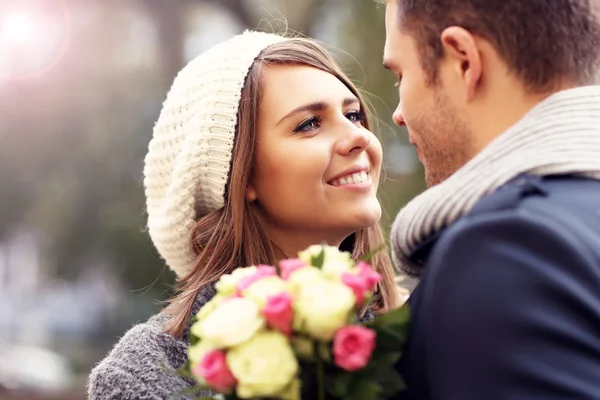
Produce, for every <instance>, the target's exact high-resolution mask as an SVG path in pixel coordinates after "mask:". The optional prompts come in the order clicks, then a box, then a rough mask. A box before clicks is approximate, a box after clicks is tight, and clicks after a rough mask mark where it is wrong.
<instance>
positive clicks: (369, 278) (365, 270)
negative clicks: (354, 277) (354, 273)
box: [356, 261, 381, 292]
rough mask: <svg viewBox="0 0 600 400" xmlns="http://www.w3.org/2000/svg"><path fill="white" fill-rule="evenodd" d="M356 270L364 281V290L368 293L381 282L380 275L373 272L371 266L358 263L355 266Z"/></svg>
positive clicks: (362, 262)
mask: <svg viewBox="0 0 600 400" xmlns="http://www.w3.org/2000/svg"><path fill="white" fill-rule="evenodd" d="M356 268H358V269H359V271H360V276H361V277H362V278H363V279H364V281H365V288H366V290H367V291H369V292H372V291H373V290H375V285H377V284H378V283H379V282H381V275H380V274H378V273H377V272H375V270H373V268H371V266H370V265H369V264H368V263H366V262H364V261H360V262H359V263H358V264H356Z"/></svg>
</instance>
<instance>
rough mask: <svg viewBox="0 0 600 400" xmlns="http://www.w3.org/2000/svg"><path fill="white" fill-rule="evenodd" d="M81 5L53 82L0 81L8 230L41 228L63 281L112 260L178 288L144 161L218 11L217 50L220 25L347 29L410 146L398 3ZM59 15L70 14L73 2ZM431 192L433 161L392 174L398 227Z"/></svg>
mask: <svg viewBox="0 0 600 400" xmlns="http://www.w3.org/2000/svg"><path fill="white" fill-rule="evenodd" d="M68 6H69V9H70V14H71V21H72V27H71V32H70V37H69V39H70V42H69V47H68V51H67V53H66V54H65V55H64V56H63V57H62V59H61V60H60V62H59V63H58V64H57V65H56V66H55V67H54V68H53V69H51V70H50V71H48V72H47V73H45V74H44V75H43V76H41V77H39V78H35V79H30V80H20V81H17V80H9V81H6V82H4V83H3V84H1V83H0V240H1V239H2V237H6V235H7V234H9V233H10V232H11V231H12V230H13V229H15V228H16V227H18V226H26V227H27V228H29V229H31V230H32V231H33V232H35V233H36V235H37V237H38V239H39V240H40V243H41V244H42V246H43V252H42V254H43V261H44V263H45V265H44V267H45V268H46V269H47V275H48V276H49V277H53V276H58V277H61V278H65V279H69V280H74V279H76V278H77V277H78V276H79V274H81V273H82V271H83V270H85V269H86V268H91V266H93V265H98V264H102V265H109V266H110V268H111V269H112V271H113V272H114V274H116V275H117V276H118V278H119V279H120V281H122V282H123V283H124V286H125V287H126V288H128V289H130V290H138V289H142V288H145V287H149V290H150V291H151V293H152V295H153V297H154V298H158V299H161V298H164V297H165V296H166V291H165V288H166V287H167V285H168V284H170V283H172V280H173V276H172V274H171V273H170V272H167V271H166V269H165V267H164V265H163V263H162V262H161V261H160V260H159V259H158V256H157V253H156V251H155V249H154V247H153V246H152V244H151V242H150V240H149V238H148V235H147V233H146V232H145V230H144V226H145V213H144V208H145V207H144V197H143V185H142V167H143V157H144V155H145V151H146V148H147V145H148V141H149V139H150V137H151V134H152V126H153V124H154V121H155V120H156V118H157V116H158V113H159V110H160V106H161V103H162V101H163V99H164V97H165V94H166V90H167V89H168V87H169V85H170V83H171V82H172V79H173V77H174V76H175V74H176V72H177V71H178V70H179V69H180V68H181V67H182V66H183V65H184V64H185V62H186V59H187V56H186V48H187V47H186V46H187V44H189V43H188V42H189V40H188V39H189V37H190V34H191V33H193V32H191V31H192V30H194V29H196V30H197V27H198V26H200V27H202V25H203V24H204V23H208V21H209V20H210V19H212V18H214V17H215V15H220V18H221V19H220V20H219V21H221V20H223V21H230V25H231V26H229V28H227V29H225V28H224V30H223V32H220V33H218V32H217V33H218V34H217V33H214V35H213V36H211V32H203V35H205V37H208V39H205V46H206V45H207V44H211V43H214V42H215V41H218V40H221V39H222V38H221V37H220V36H219V34H220V35H224V34H229V33H228V32H231V33H236V32H237V33H239V32H241V31H242V30H243V29H245V28H255V27H257V26H261V27H263V28H264V27H269V26H271V27H272V26H274V25H273V23H271V22H269V21H271V20H273V19H278V18H282V17H285V18H286V19H287V24H288V25H289V28H291V29H293V30H296V31H299V32H303V33H306V34H308V35H309V36H312V35H315V36H317V38H321V37H324V38H323V40H325V41H327V38H330V37H331V38H335V39H336V41H337V43H336V44H335V46H336V48H337V49H336V50H334V51H336V53H337V54H338V55H339V57H340V60H341V62H342V64H343V65H344V66H345V67H346V68H347V70H348V71H349V73H350V75H351V77H352V79H354V80H355V81H356V82H357V84H358V85H359V86H360V87H361V88H362V89H363V90H365V91H366V92H368V93H371V94H372V96H370V97H371V99H372V100H373V104H374V109H375V111H376V112H377V115H378V116H379V118H380V120H381V121H382V123H381V125H380V128H379V131H380V134H381V138H382V142H383V145H384V148H391V147H393V146H394V145H397V144H398V143H405V144H406V139H405V135H404V132H403V131H402V130H401V129H399V128H397V127H395V126H393V124H392V123H391V113H392V110H393V109H394V108H395V105H396V104H397V96H398V94H397V91H396V89H395V88H394V86H393V84H394V82H395V78H394V77H393V76H392V75H391V74H390V73H389V72H387V71H385V70H383V68H382V67H381V59H382V53H383V43H384V37H385V32H384V24H383V15H384V7H383V6H378V5H376V4H375V3H374V2H371V1H365V0H304V1H297V0H278V1H275V0H273V1H267V0H264V1H261V0H254V1H251V0H247V1H244V0H204V1H202V0H168V1H167V0H137V1H130V2H122V1H117V0H110V1H109V0H102V1H99V0H97V1H92V0H90V1H85V2H75V1H71V2H68ZM48 18H56V19H57V20H60V18H61V14H60V10H54V15H52V13H51V12H49V13H48ZM192 19H193V20H194V21H191V20H192ZM331 21H337V22H336V23H335V24H334V23H333V22H331ZM278 24H279V25H281V21H279V22H278ZM276 25H277V24H275V26H276ZM332 27H334V28H332ZM319 32H320V33H319ZM196 33H197V32H196ZM415 165H416V163H415ZM422 189H423V184H422V173H421V172H420V170H417V172H416V173H406V174H388V179H387V180H386V181H385V182H384V184H383V186H382V191H381V199H382V204H383V206H384V209H385V210H386V213H387V215H388V216H387V217H386V218H385V219H384V221H383V223H384V226H385V227H386V228H387V227H388V226H389V223H390V220H391V217H393V216H394V215H395V213H396V211H397V210H398V209H399V208H400V207H401V206H402V204H404V203H405V202H406V201H407V200H408V199H409V198H411V197H412V196H414V195H415V194H416V193H418V192H419V191H421V190H422ZM155 281H156V282H155Z"/></svg>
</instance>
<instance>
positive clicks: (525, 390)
mask: <svg viewBox="0 0 600 400" xmlns="http://www.w3.org/2000/svg"><path fill="white" fill-rule="evenodd" d="M599 157H600V155H599ZM413 259H414V260H420V261H421V262H422V263H423V264H424V268H423V275H422V277H421V281H420V283H419V285H418V286H417V288H416V289H415V291H414V292H413V294H412V296H411V298H410V300H409V302H410V309H411V313H412V320H411V326H410V334H409V339H408V342H407V344H406V347H405V350H404V356H403V358H402V359H401V360H400V362H399V364H398V365H397V369H398V371H399V372H400V373H401V374H402V375H403V376H404V378H405V381H406V383H407V385H408V389H407V390H405V391H404V392H402V393H401V394H400V395H399V396H398V397H397V399H398V400H400V399H402V400H409V399H410V400H412V399H435V400H494V399H502V400H505V399H528V400H529V399H544V400H549V399H600V182H599V181H594V180H587V179H581V178H574V177H551V178H545V179H541V178H537V177H533V176H522V177H520V178H518V179H515V180H513V181H512V182H510V183H508V184H506V185H505V186H503V187H502V188H500V189H499V190H498V191H496V192H495V193H493V194H491V195H489V196H487V197H486V198H484V199H482V200H481V201H480V202H479V203H478V204H477V205H476V206H475V208H474V209H473V210H472V211H471V212H470V213H469V214H468V215H466V216H464V217H463V218H461V219H459V220H458V221H457V222H455V223H454V224H453V225H451V226H450V227H449V228H448V229H446V230H445V231H443V232H442V233H441V234H439V235H438V236H437V237H436V238H433V239H432V240H431V241H430V242H429V243H426V244H425V245H424V246H423V247H422V248H420V249H418V251H416V252H415V253H414V254H413Z"/></svg>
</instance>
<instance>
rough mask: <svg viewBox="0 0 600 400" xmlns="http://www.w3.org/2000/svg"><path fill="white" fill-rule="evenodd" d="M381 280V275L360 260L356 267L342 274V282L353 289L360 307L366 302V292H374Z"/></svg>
mask: <svg viewBox="0 0 600 400" xmlns="http://www.w3.org/2000/svg"><path fill="white" fill-rule="evenodd" d="M380 280H381V275H379V274H378V273H377V272H375V271H373V269H372V268H371V266H370V265H369V264H367V263H365V262H359V263H358V264H357V265H356V268H353V269H352V270H351V271H350V272H344V273H343V274H342V282H343V283H344V284H345V285H346V286H348V287H349V288H350V289H352V291H353V292H354V295H355V296H356V302H357V304H358V306H359V307H360V306H362V304H363V302H364V298H365V294H367V293H369V292H372V291H373V290H374V289H375V285H376V284H377V283H378V282H379V281H380Z"/></svg>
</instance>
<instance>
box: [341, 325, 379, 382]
mask: <svg viewBox="0 0 600 400" xmlns="http://www.w3.org/2000/svg"><path fill="white" fill-rule="evenodd" d="M374 349H375V331H374V330H371V329H369V328H365V327H364V326H361V325H349V326H345V327H343V328H341V329H339V330H338V331H337V332H336V334H335V337H334V338H333V360H334V362H335V365H337V366H338V367H340V368H342V369H345V370H346V371H357V370H359V369H361V368H364V367H365V366H366V365H367V364H368V363H369V360H370V359H371V355H372V354H373V350H374Z"/></svg>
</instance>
